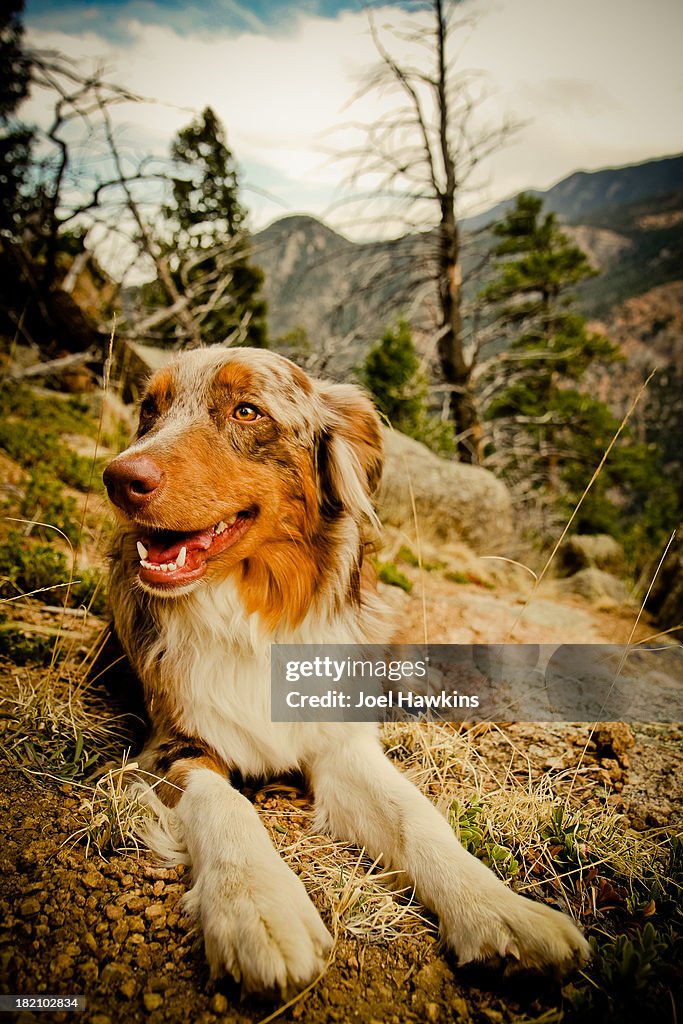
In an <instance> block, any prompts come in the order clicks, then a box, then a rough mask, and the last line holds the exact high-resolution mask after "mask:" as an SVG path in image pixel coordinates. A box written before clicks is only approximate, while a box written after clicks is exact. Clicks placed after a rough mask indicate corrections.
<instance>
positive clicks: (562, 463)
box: [483, 195, 628, 533]
mask: <svg viewBox="0 0 683 1024" xmlns="http://www.w3.org/2000/svg"><path fill="white" fill-rule="evenodd" d="M494 233H495V235H496V237H497V238H498V240H499V241H498V244H497V246H496V247H495V249H494V252H493V255H494V271H495V274H496V276H495V277H494V280H493V281H492V282H491V284H490V285H489V286H488V287H487V288H486V289H485V290H484V292H483V298H484V300H485V302H487V303H488V304H489V307H488V308H489V310H490V311H491V312H492V315H493V316H494V317H495V319H496V322H497V324H498V326H499V329H500V331H501V333H502V334H504V335H505V336H506V339H507V341H508V351H507V353H506V354H505V355H504V356H503V357H502V359H501V361H500V364H499V367H498V372H500V368H501V367H504V373H503V379H502V380H501V381H499V386H498V387H497V389H496V391H495V395H494V397H493V399H492V400H491V401H490V403H489V405H488V408H487V410H486V416H487V419H488V420H489V421H491V427H492V435H493V437H494V443H493V449H494V450H491V449H490V450H489V456H490V457H491V459H492V462H493V464H494V465H497V466H498V467H499V469H500V471H501V472H502V475H504V476H506V477H508V479H509V480H510V481H511V482H512V483H513V485H514V484H522V482H523V486H524V487H525V488H526V491H527V495H528V496H530V495H534V496H535V498H536V500H538V501H540V502H541V503H543V502H544V501H545V502H546V503H548V504H549V505H550V506H551V507H554V508H556V509H557V510H558V511H559V512H560V513H561V514H562V515H563V516H564V515H566V513H567V512H568V511H569V510H570V509H573V508H574V506H575V504H576V502H577V501H578V500H579V498H580V496H581V494H582V493H583V490H584V487H585V485H586V484H587V483H588V481H589V480H590V477H591V475H592V472H593V470H594V469H595V467H596V466H597V465H598V463H599V461H600V458H601V457H602V454H603V453H604V451H605V449H606V448H607V445H608V444H609V442H610V440H611V438H612V437H613V435H614V433H615V432H616V430H617V428H618V426H619V423H618V421H617V420H616V418H615V417H614V416H613V415H612V413H611V411H610V410H609V408H608V407H607V405H606V404H605V403H604V402H601V401H599V400H598V399H596V398H594V397H593V396H591V395H590V394H588V393H586V392H585V391H583V390H581V388H580V386H579V385H580V384H581V381H582V379H583V377H584V374H585V373H586V371H587V370H588V368H589V367H590V366H591V365H592V364H593V363H594V362H595V361H596V360H614V359H617V358H619V354H618V349H617V348H616V346H615V345H613V344H612V343H611V342H610V341H609V340H608V339H607V338H605V337H603V336H602V335H598V334H595V333H593V332H591V331H589V330H588V329H587V326H586V322H585V320H584V318H583V317H581V316H579V315H578V314H577V313H576V312H574V311H573V310H572V308H571V305H572V297H571V288H572V286H573V285H575V284H576V283H577V282H579V281H581V280H583V279H584V278H586V277H588V276H590V275H591V274H592V273H593V271H592V269H591V267H590V265H589V263H588V260H587V259H586V256H585V255H584V253H583V252H582V251H581V249H579V248H578V247H577V246H575V245H574V244H573V243H572V242H571V240H570V239H569V238H568V237H567V236H566V235H565V234H564V233H563V232H562V230H561V229H560V227H559V225H558V224H557V220H556V218H555V215H554V214H552V213H550V214H545V215H543V214H542V201H541V200H540V199H538V198H536V197H534V196H529V195H521V196H519V197H518V199H517V202H516V204H515V206H514V207H513V208H512V209H511V210H510V211H509V212H508V214H507V216H506V217H505V219H504V220H503V221H502V222H501V223H499V224H497V225H496V226H495V228H494ZM494 372H496V371H494ZM623 456H624V453H623V452H622V453H621V456H619V455H615V456H614V457H613V458H611V459H610V462H609V463H608V465H607V466H606V467H605V469H604V471H603V473H602V474H601V477H600V478H599V479H598V481H597V482H596V484H594V486H593V488H592V491H591V492H590V494H589V496H588V497H587V499H586V500H585V502H584V504H583V506H582V509H581V513H580V518H579V522H578V524H577V525H578V528H579V529H583V530H584V531H585V532H590V531H593V532H596V531H608V532H610V533H616V532H618V520H619V512H618V509H617V507H616V506H615V504H614V503H613V502H612V501H611V500H610V498H609V497H608V492H609V488H610V487H611V486H613V485H614V483H615V480H616V479H618V473H619V471H621V472H622V473H623V471H624V462H625V460H624V458H623ZM626 461H628V460H626Z"/></svg>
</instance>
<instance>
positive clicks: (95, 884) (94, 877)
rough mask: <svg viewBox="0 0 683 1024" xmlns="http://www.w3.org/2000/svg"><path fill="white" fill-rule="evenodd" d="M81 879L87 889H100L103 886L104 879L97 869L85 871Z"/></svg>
mask: <svg viewBox="0 0 683 1024" xmlns="http://www.w3.org/2000/svg"><path fill="white" fill-rule="evenodd" d="M82 880H83V885H85V886H87V887H88V889H102V888H103V887H104V879H103V878H102V875H101V874H100V873H99V871H86V873H85V874H84V875H83V879H82Z"/></svg>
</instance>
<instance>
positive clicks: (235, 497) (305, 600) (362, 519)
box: [104, 348, 588, 990]
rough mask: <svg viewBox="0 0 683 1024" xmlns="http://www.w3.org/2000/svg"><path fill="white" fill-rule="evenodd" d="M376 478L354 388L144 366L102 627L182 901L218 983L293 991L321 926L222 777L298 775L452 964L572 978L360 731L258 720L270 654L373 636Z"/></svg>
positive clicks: (123, 468) (574, 957)
mask: <svg viewBox="0 0 683 1024" xmlns="http://www.w3.org/2000/svg"><path fill="white" fill-rule="evenodd" d="M381 469H382V444H381V435H380V426H379V421H378V418H377V415H376V413H375V411H374V409H373V407H372V405H371V403H370V402H369V401H368V399H367V398H366V397H365V396H364V395H363V394H362V393H361V392H360V391H359V390H358V389H356V388H355V387H353V386H351V385H346V384H328V383H323V382H321V381H318V380H312V379H311V378H310V377H308V376H307V375H306V374H305V373H303V372H302V371H301V370H300V369H298V368H297V367H296V366H295V365H294V364H293V363H290V362H289V361H288V360H286V359H284V358H282V357H280V356H277V355H274V354H272V353H270V352H266V351H261V350H253V349H232V350H230V349H224V348H212V349H205V350H197V351H193V352H191V353H187V354H185V355H182V356H181V357H180V358H179V359H178V360H177V361H176V362H175V363H173V364H172V365H170V366H169V367H168V368H166V369H164V370H161V371H160V372H159V373H157V374H155V375H154V376H153V377H152V379H151V382H150V384H149V387H148V389H147V393H146V395H145V398H144V400H143V402H142V407H141V411H140V427H139V431H138V435H137V439H136V440H135V442H134V443H133V444H132V445H131V447H130V448H128V449H127V451H125V452H124V453H123V454H122V455H119V456H118V458H116V459H114V461H113V462H112V463H111V464H110V465H109V467H108V469H107V470H106V472H105V474H104V476H105V482H106V485H107V489H108V492H109V496H110V498H111V500H112V502H113V503H114V504H115V505H116V506H117V509H118V510H119V513H120V516H119V518H120V529H119V531H118V535H117V540H116V542H115V546H114V552H113V558H112V570H111V590H110V592H111V602H112V609H113V614H114V620H115V626H116V630H117V633H118V635H119V637H120V639H121V641H122V643H123V645H124V648H125V650H126V653H127V655H128V658H129V659H130V661H131V662H132V664H133V667H134V668H135V670H136V671H137V673H138V675H139V677H140V679H141V680H142V684H143V688H144V692H145V699H146V704H147V709H148V713H149V716H150V719H151V723H152V733H151V737H150V739H149V740H148V743H147V745H146V747H145V749H144V751H143V754H142V755H141V767H142V768H143V769H145V770H146V771H148V772H152V773H154V774H156V775H158V776H161V777H163V778H164V780H165V784H164V800H165V801H166V802H167V803H169V804H171V805H172V806H174V808H175V816H176V817H177V821H178V824H179V828H180V829H181V832H182V836H183V841H184V844H185V846H186V848H187V853H188V855H189V858H190V860H191V863H192V872H193V882H194V885H193V888H192V889H191V891H190V892H189V893H188V895H187V897H186V901H187V905H188V907H189V909H190V911H191V912H192V913H193V914H194V915H195V916H196V917H197V919H198V920H199V921H200V922H201V927H202V929H203V933H204V941H205V946H206V955H207V957H208V960H209V964H210V967H211V970H212V973H213V974H220V973H222V972H226V971H227V972H229V973H230V974H232V975H233V976H234V977H236V978H237V979H241V980H242V982H243V984H244V987H245V989H248V990H254V989H256V990H259V989H261V990H265V989H271V988H278V987H279V988H280V989H282V990H285V989H287V988H289V987H296V986H302V985H305V984H306V983H307V982H309V981H310V980H312V979H313V978H314V977H315V976H316V975H317V974H318V973H319V972H320V971H321V970H322V969H323V968H324V965H325V962H326V958H327V954H328V952H329V949H330V945H331V938H330V935H329V933H328V931H327V929H326V927H325V925H324V924H323V922H322V921H321V919H320V917H319V915H318V912H317V910H316V909H315V907H314V906H313V904H312V902H311V900H310V899H309V897H308V895H307V893H306V891H305V889H304V886H303V884H302V883H301V881H300V880H299V878H298V877H297V876H296V875H295V874H294V873H293V872H292V871H291V870H290V869H289V868H288V867H287V865H286V864H285V863H284V862H283V861H282V860H281V859H280V857H279V856H278V855H277V853H276V852H275V850H274V848H273V847H272V845H271V843H270V840H269V838H268V835H267V833H266V830H265V829H264V827H263V826H262V824H261V822H260V821H259V818H258V814H257V812H256V810H255V809H254V807H253V806H252V804H251V803H250V802H249V800H248V799H247V798H246V797H245V796H243V795H242V794H241V793H240V792H239V791H238V790H236V789H235V788H233V786H232V785H231V784H230V776H231V772H233V771H236V770H238V771H239V772H240V773H241V774H242V775H243V776H257V775H264V774H266V775H267V774H274V773H280V772H284V771H288V770H291V769H299V770H301V771H303V772H304V773H305V775H306V776H307V777H308V779H309V780H310V783H311V786H312V788H313V791H314V793H315V806H316V824H317V826H318V827H320V828H324V829H326V830H328V831H329V832H331V833H332V834H333V835H334V836H336V837H339V838H341V839H345V840H351V841H354V842H356V843H358V844H360V845H362V846H364V847H365V848H366V850H367V851H368V853H369V854H370V856H371V857H373V858H375V857H377V858H381V859H382V861H383V862H384V863H385V865H386V866H387V867H388V868H390V869H393V870H395V871H397V872H400V877H401V879H402V880H404V881H405V884H406V885H408V886H411V887H414V889H415V891H416V893H417V895H418V897H419V898H420V900H422V902H423V903H424V904H425V906H427V907H429V908H430V909H431V910H433V911H434V912H435V913H436V914H438V916H439V919H440V924H441V935H442V938H443V940H444V942H445V943H446V944H447V945H448V946H449V947H451V948H452V949H453V950H454V951H455V953H456V955H457V958H458V962H459V963H461V964H464V963H468V962H470V961H476V960H483V959H487V958H491V957H497V956H501V957H504V958H509V959H510V960H511V961H517V963H518V964H519V965H520V966H522V967H530V968H541V969H543V968H550V969H553V970H556V971H557V970H559V971H563V970H567V969H569V968H570V967H572V966H573V965H577V964H580V963H581V962H583V961H584V960H585V959H586V958H587V956H588V945H587V943H586V941H585V939H584V938H583V936H582V935H581V933H580V932H579V930H578V929H577V928H576V927H575V925H574V924H573V923H572V921H571V920H570V919H569V918H568V917H566V916H565V915H563V914H561V913H559V912H558V911H556V910H552V909H550V908H548V907H546V906H544V905H542V904H539V903H535V902H533V901H532V900H530V899H526V898H524V897H522V896H518V895H516V894H515V893H513V892H511V891H510V889H508V888H507V887H506V886H505V885H504V884H503V883H502V882H501V881H499V880H498V879H497V878H496V877H495V876H494V875H493V874H492V873H491V871H489V870H488V869H487V868H486V867H485V866H484V865H483V864H481V863H480V862H479V861H478V860H476V859H475V858H474V857H472V856H470V854H468V853H466V852H465V850H464V849H463V848H462V846H460V844H459V843H458V842H457V840H456V839H455V837H454V835H453V833H452V831H451V829H450V827H449V825H448V823H447V822H446V820H445V819H444V818H443V817H442V816H441V814H439V812H438V811H437V810H436V808H435V807H433V806H432V805H431V804H430V802H429V801H428V800H427V799H426V798H425V797H424V796H422V795H421V794H420V793H419V792H418V790H417V789H416V788H415V787H414V786H413V785H412V784H411V783H410V782H409V781H408V780H407V779H406V778H404V777H403V776H402V775H401V773H400V772H399V771H398V770H397V769H396V768H395V767H394V766H393V765H392V764H390V762H389V761H388V760H387V758H386V757H385V756H384V754H383V752H382V747H381V744H380V739H379V730H378V727H377V726H375V725H372V724H354V723H330V722H328V723H325V722H297V723H275V722H272V721H271V718H270V660H269V657H270V655H269V651H270V645H271V643H273V642H286V643H366V642H369V641H371V642H380V641H384V640H386V639H387V637H386V636H385V635H384V630H385V627H383V625H382V614H381V613H382V609H381V606H380V603H379V601H378V600H377V597H376V595H375V593H374V590H373V580H372V574H371V573H369V572H368V567H367V564H366V566H363V551H364V546H365V544H366V541H367V536H368V534H369V532H370V527H371V525H372V523H373V521H374V520H375V513H374V510H373V506H372V494H373V491H374V490H375V488H376V486H377V483H378V481H379V478H380V474H381Z"/></svg>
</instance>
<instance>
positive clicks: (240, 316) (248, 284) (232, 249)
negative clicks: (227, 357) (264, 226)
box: [145, 107, 268, 347]
mask: <svg viewBox="0 0 683 1024" xmlns="http://www.w3.org/2000/svg"><path fill="white" fill-rule="evenodd" d="M171 157H172V160H173V175H172V178H171V194H170V197H169V200H168V202H167V203H166V205H165V207H164V208H163V210H162V213H163V216H164V218H165V221H166V225H165V232H166V240H165V241H164V242H163V243H162V250H163V254H164V255H165V257H166V259H167V260H168V264H169V267H170V270H171V273H172V275H173V279H174V282H175V285H176V287H177V290H178V292H179V294H180V295H181V296H186V297H187V298H188V300H189V301H188V306H189V309H190V312H191V313H192V316H193V317H194V319H195V321H196V322H197V324H198V326H199V329H200V331H201V336H202V340H203V341H204V342H205V343H206V344H216V343H219V342H222V341H225V339H226V338H228V337H229V336H231V335H233V336H234V335H235V333H236V334H237V343H241V344H249V345H254V346H257V347H263V346H265V345H267V343H268V342H267V327H266V303H265V301H264V299H263V298H262V297H261V296H260V295H259V292H260V290H261V287H262V284H263V273H262V271H261V270H260V269H259V268H258V267H255V266H254V265H253V264H251V263H250V262H249V258H250V254H251V248H250V242H249V235H248V233H247V231H246V229H245V222H246V216H247V213H246V210H245V208H244V207H243V206H242V205H241V203H240V201H239V195H238V192H239V180H238V174H237V168H236V165H235V160H234V157H233V154H232V152H231V151H230V149H229V148H228V146H227V143H226V138H225V132H224V129H223V126H222V125H221V122H220V121H219V119H218V117H217V116H216V114H215V113H214V112H213V110H211V108H210V107H207V108H206V109H205V110H204V111H203V113H202V114H201V115H200V116H199V117H197V118H195V120H193V121H192V123H191V124H190V125H189V126H188V127H187V128H183V129H182V130H181V131H180V132H179V133H178V135H177V136H176V138H175V140H174V141H173V144H172V146H171ZM145 300H146V301H147V302H148V303H149V304H151V305H155V304H159V305H163V304H164V303H165V302H166V301H167V297H166V296H165V294H163V293H162V291H161V289H160V287H159V285H158V284H157V285H156V286H152V287H151V288H148V289H146V290H145ZM161 340H165V341H166V342H167V343H169V342H170V343H172V342H173V341H174V340H177V338H176V336H175V332H174V329H173V324H172V323H170V324H169V326H168V328H167V330H166V333H165V337H164V338H163V339H161ZM181 341H182V335H181Z"/></svg>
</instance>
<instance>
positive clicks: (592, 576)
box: [556, 569, 629, 604]
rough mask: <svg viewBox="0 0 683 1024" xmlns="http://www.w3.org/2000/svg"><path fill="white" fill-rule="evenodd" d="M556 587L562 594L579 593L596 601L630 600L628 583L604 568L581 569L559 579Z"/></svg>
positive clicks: (588, 599)
mask: <svg viewBox="0 0 683 1024" xmlns="http://www.w3.org/2000/svg"><path fill="white" fill-rule="evenodd" d="M556 587H557V589H558V591H559V592H560V593H561V594H577V595H578V596H579V597H583V598H585V599H586V600H587V601H592V602H594V603H598V602H601V601H609V602H612V603H614V604H626V603H627V602H628V601H629V592H628V590H627V589H626V584H625V583H624V582H623V581H622V580H620V579H617V577H616V576H613V575H612V574H611V573H609V572H603V570H602V569H581V571H580V572H577V573H574V575H573V576H569V577H567V579H564V580H557V582H556Z"/></svg>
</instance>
